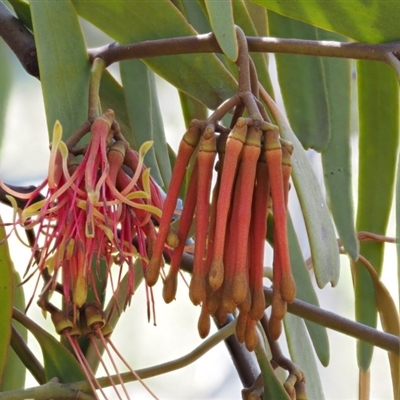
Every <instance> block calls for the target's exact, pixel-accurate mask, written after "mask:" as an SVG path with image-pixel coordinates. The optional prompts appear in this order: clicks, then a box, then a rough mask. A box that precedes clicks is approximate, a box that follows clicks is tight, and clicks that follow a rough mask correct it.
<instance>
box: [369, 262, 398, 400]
mask: <svg viewBox="0 0 400 400" xmlns="http://www.w3.org/2000/svg"><path fill="white" fill-rule="evenodd" d="M368 271H369V273H370V275H371V278H372V281H373V283H374V289H375V299H376V305H377V307H378V312H379V317H380V320H381V324H382V328H383V330H384V331H385V332H387V333H391V334H392V335H395V336H397V337H399V336H400V320H399V313H398V311H397V308H396V305H395V304H394V301H393V298H392V296H391V295H390V293H389V291H388V290H387V288H386V286H385V285H384V284H383V283H382V281H381V280H380V279H379V275H378V274H377V273H376V271H375V270H374V269H373V267H372V266H371V268H369V269H368ZM388 357H389V362H390V372H391V375H392V384H393V398H394V399H398V398H399V384H400V379H399V378H400V376H399V374H400V357H399V356H398V355H397V354H394V353H391V352H388Z"/></svg>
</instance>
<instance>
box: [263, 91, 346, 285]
mask: <svg viewBox="0 0 400 400" xmlns="http://www.w3.org/2000/svg"><path fill="white" fill-rule="evenodd" d="M263 100H265V102H266V104H267V107H268V109H269V110H270V111H271V114H272V116H273V117H274V119H275V122H276V123H277V124H278V126H279V130H280V134H281V136H282V137H283V138H284V139H286V140H289V141H290V142H291V143H292V144H293V147H294V150H293V154H292V163H293V168H292V179H293V183H294V186H295V189H296V193H297V195H298V197H299V201H300V206H301V210H302V213H303V218H304V221H305V224H306V229H307V234H308V240H309V243H310V249H311V257H312V262H313V267H314V271H315V277H316V280H317V284H318V286H319V287H320V288H322V287H324V286H325V285H326V284H327V283H328V282H331V283H332V285H333V286H334V285H336V283H337V282H338V279H339V272H340V262H339V261H340V260H339V249H338V246H337V241H336V235H335V230H334V227H333V224H332V221H331V218H330V214H329V211H328V207H327V206H326V203H325V200H324V198H323V195H322V193H321V188H320V186H319V184H318V180H317V177H316V175H315V173H314V171H313V169H312V167H311V165H310V162H309V160H308V158H307V154H306V152H305V150H304V149H303V147H302V145H301V143H300V141H299V140H298V139H297V137H296V135H295V134H294V132H293V131H292V129H291V127H290V125H289V122H288V121H287V119H286V117H285V116H284V115H283V114H282V113H281V112H280V111H279V109H278V107H277V105H276V104H275V103H274V102H273V100H272V99H271V98H270V97H267V96H264V98H263Z"/></svg>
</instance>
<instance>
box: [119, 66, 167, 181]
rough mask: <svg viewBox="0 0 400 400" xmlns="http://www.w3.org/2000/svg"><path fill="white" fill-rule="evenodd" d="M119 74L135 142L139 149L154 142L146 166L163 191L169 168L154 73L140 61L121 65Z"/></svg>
mask: <svg viewBox="0 0 400 400" xmlns="http://www.w3.org/2000/svg"><path fill="white" fill-rule="evenodd" d="M120 71H121V79H122V84H123V90H124V95H125V99H126V105H127V110H128V116H129V120H130V124H131V127H132V128H133V134H134V136H135V142H136V144H137V145H138V146H141V145H142V143H144V142H146V141H148V140H152V141H154V146H153V147H152V148H151V149H150V151H149V152H148V153H147V155H146V158H145V164H146V166H147V167H149V168H151V174H152V176H153V178H154V179H155V180H156V181H157V183H158V184H159V185H160V186H162V187H165V188H166V187H168V184H169V181H170V179H171V165H170V163H169V159H168V149H167V144H166V143H167V140H166V137H165V132H164V125H163V121H162V116H161V111H160V107H159V104H158V97H157V88H156V82H155V77H154V73H153V72H152V71H151V70H150V69H149V68H148V67H147V66H146V65H145V64H144V63H143V62H142V61H141V60H131V61H124V62H121V63H120Z"/></svg>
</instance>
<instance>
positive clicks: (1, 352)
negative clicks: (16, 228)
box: [0, 219, 14, 386]
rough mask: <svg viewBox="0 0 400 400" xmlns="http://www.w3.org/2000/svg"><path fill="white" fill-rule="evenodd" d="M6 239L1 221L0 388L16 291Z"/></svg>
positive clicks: (6, 359)
mask: <svg viewBox="0 0 400 400" xmlns="http://www.w3.org/2000/svg"><path fill="white" fill-rule="evenodd" d="M6 238H7V235H6V232H5V229H4V224H3V221H2V220H1V219H0V243H1V245H0V276H1V282H0V304H1V307H0V332H1V334H0V386H2V384H3V378H4V371H5V369H6V365H7V362H8V356H9V349H10V339H11V320H12V309H13V291H14V290H13V289H14V276H13V269H14V266H13V263H12V261H11V258H10V252H9V250H8V243H7V241H6ZM3 241H4V242H3Z"/></svg>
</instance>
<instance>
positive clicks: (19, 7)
mask: <svg viewBox="0 0 400 400" xmlns="http://www.w3.org/2000/svg"><path fill="white" fill-rule="evenodd" d="M8 1H9V2H10V4H11V5H12V6H13V8H14V11H15V14H17V17H18V19H19V20H21V21H22V23H23V24H24V25H25V26H26V27H28V28H29V29H30V30H33V27H32V15H31V9H30V7H29V3H28V2H26V1H25V0H8Z"/></svg>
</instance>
